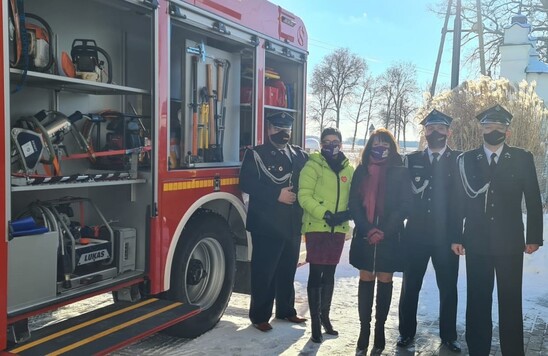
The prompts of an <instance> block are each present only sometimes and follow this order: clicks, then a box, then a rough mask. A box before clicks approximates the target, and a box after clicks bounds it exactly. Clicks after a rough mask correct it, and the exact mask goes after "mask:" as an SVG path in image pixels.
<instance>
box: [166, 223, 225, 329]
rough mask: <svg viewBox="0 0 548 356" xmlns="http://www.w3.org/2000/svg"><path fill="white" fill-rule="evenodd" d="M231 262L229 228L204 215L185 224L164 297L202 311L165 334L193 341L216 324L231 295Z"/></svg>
mask: <svg viewBox="0 0 548 356" xmlns="http://www.w3.org/2000/svg"><path fill="white" fill-rule="evenodd" d="M235 260H236V257H235V252H234V244H233V242H232V236H231V233H230V229H229V226H228V224H227V223H226V221H225V220H224V219H223V218H222V217H221V216H219V215H216V214H213V213H204V214H200V215H198V216H196V217H194V218H192V219H191V220H190V221H189V225H188V227H187V228H185V229H184V230H183V236H182V239H181V242H180V243H179V246H178V247H177V249H176V251H175V258H174V262H173V266H172V270H171V288H170V290H169V291H168V293H167V296H168V299H170V300H177V301H180V302H183V303H191V304H194V305H198V306H200V307H201V308H202V311H201V312H200V313H199V314H198V315H196V316H194V317H192V318H190V319H187V320H184V321H182V322H180V323H178V324H176V325H174V326H172V327H170V328H168V329H167V330H166V332H167V333H168V334H171V335H175V336H178V337H184V338H195V337H197V336H199V335H201V334H203V333H205V332H206V331H208V330H210V329H212V328H213V327H214V326H215V325H216V324H217V323H218V322H219V320H220V319H221V316H222V315H223V313H224V311H225V309H226V307H227V305H228V301H229V299H230V296H231V295H232V289H233V287H234V274H235Z"/></svg>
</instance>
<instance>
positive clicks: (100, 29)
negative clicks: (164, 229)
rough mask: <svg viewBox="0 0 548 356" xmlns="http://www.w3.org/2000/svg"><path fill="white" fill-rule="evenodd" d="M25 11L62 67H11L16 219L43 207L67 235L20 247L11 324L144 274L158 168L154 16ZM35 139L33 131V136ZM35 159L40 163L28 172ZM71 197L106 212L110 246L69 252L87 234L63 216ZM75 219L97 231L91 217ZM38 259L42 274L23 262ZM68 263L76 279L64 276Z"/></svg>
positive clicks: (30, 239)
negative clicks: (23, 315)
mask: <svg viewBox="0 0 548 356" xmlns="http://www.w3.org/2000/svg"><path fill="white" fill-rule="evenodd" d="M24 7H25V9H24V10H25V13H26V14H31V15H30V16H28V15H27V20H28V22H32V23H34V25H36V26H37V27H39V28H40V27H42V28H44V31H45V32H46V36H45V37H46V39H47V41H46V43H41V45H42V47H41V48H42V51H43V54H44V55H46V56H48V55H49V54H48V53H49V52H50V51H51V54H52V57H53V63H52V64H51V66H50V67H49V68H48V69H46V68H44V67H40V62H36V61H33V62H31V64H30V65H25V64H19V65H17V66H12V67H11V68H10V70H9V72H10V89H11V94H10V100H9V117H10V123H11V130H10V131H11V133H10V135H11V137H10V139H11V143H12V149H11V152H9V153H8V154H10V155H11V162H12V172H11V173H12V175H11V177H12V187H11V195H10V197H9V200H10V201H11V206H10V211H9V216H10V217H11V219H10V220H12V221H17V220H18V219H20V218H21V217H22V216H23V215H28V212H27V213H25V211H26V210H27V209H28V207H29V206H30V205H35V206H36V205H39V206H43V207H47V209H49V211H50V212H53V215H55V216H54V220H55V221H56V224H58V225H59V226H58V228H57V229H54V228H51V226H50V228H49V232H46V233H44V234H38V235H32V236H19V237H13V238H12V239H11V240H10V241H9V250H8V260H9V263H10V269H9V271H10V274H9V277H8V289H9V290H10V302H9V304H8V313H9V314H12V315H15V314H19V313H23V312H25V311H28V310H32V309H37V308H40V307H43V306H46V305H48V304H51V303H56V302H60V301H62V300H67V299H68V298H72V297H75V296H78V295H83V294H87V293H91V292H93V291H94V290H97V289H100V288H106V287H108V286H109V285H116V284H118V283H123V282H124V281H128V280H131V279H132V278H136V277H138V276H142V275H143V273H144V271H145V269H146V266H145V259H146V257H145V250H146V248H145V247H146V245H147V244H148V242H147V240H148V239H149V230H148V229H147V227H148V219H147V217H148V216H150V211H151V208H150V206H151V204H152V201H153V174H152V172H153V169H154V165H155V164H156V163H155V162H154V161H153V152H154V145H155V143H154V142H152V139H153V137H154V130H155V127H156V125H155V123H154V117H153V112H154V95H153V90H154V79H153V78H154V70H155V65H154V58H155V57H154V47H155V44H154V35H153V34H154V26H155V25H154V16H153V15H154V13H153V11H152V10H153V8H152V7H151V6H150V5H149V4H148V3H147V2H143V1H132V0H127V1H126V0H111V1H102V0H93V1H86V0H56V1H55V2H49V1H41V0H25V2H24ZM32 14H34V15H32ZM34 18H39V19H41V21H35V20H34ZM38 31H41V30H38ZM43 47H45V49H44V48H43ZM63 52H65V53H66V55H64V54H63ZM67 58H68V60H67ZM35 63H38V65H35ZM67 68H68V69H67ZM70 68H72V69H73V70H74V71H72V70H70ZM14 129H17V130H14ZM29 131H30V132H34V134H28V135H26V136H25V134H26V133H28V132H29ZM17 139H19V141H17ZM30 154H34V161H28V162H30V163H31V165H29V164H27V163H28V162H24V163H22V161H23V160H24V157H26V156H27V155H30ZM66 197H69V198H66ZM74 197H78V198H74ZM137 197H139V199H137ZM63 199H64V200H65V202H66V203H67V204H66V205H71V204H76V205H78V204H79V203H80V202H86V203H87V204H88V205H89V206H91V207H97V211H99V212H100V213H99V214H100V215H102V214H104V216H103V218H102V219H99V220H100V221H97V219H92V220H93V222H92V223H90V224H93V225H94V228H96V229H97V230H101V233H99V231H96V235H97V236H99V235H101V234H103V233H104V231H108V233H107V234H106V237H105V236H103V235H101V236H100V237H99V238H94V237H90V238H86V240H85V241H86V242H85V243H80V240H79V238H76V237H74V236H72V240H73V241H72V242H71V243H70V244H69V245H65V246H63V244H64V243H66V242H67V241H68V240H70V238H67V237H70V236H71V235H73V234H74V233H76V231H77V230H78V231H80V229H81V228H83V226H71V225H70V224H73V223H74V221H71V220H73V219H72V218H71V217H70V216H69V215H70V214H67V213H66V211H65V212H61V213H59V212H58V211H57V212H56V210H58V208H59V206H61V205H62V204H61V203H62V202H63ZM44 209H46V208H44ZM71 209H72V210H76V208H71ZM69 210H70V209H69ZM91 210H93V209H91ZM74 216H75V217H76V218H75V219H77V220H80V221H81V222H85V223H87V221H86V219H88V218H89V217H90V214H89V213H88V212H83V211H77V212H75V214H74ZM50 222H51V221H50ZM42 224H45V223H44V222H42ZM63 224H66V225H63ZM45 225H47V224H45ZM111 226H112V227H111ZM60 235H61V236H60ZM116 236H118V237H116ZM39 246H41V247H40V251H38V250H37V248H38V247H39ZM38 253H39V254H40V255H41V257H40V259H42V264H41V265H40V266H36V268H25V269H21V268H17V267H16V266H15V265H13V264H19V263H21V261H26V260H29V259H34V258H36V254H38ZM65 254H68V255H69V256H70V263H67V260H66V259H65V260H63V258H64V256H65ZM63 261H64V262H65V267H67V265H68V266H69V267H70V271H65V272H66V273H64V276H65V277H64V278H62V279H60V278H59V275H60V273H61V272H60V270H61V269H62V267H63ZM82 261H83V262H82ZM34 263H38V262H34ZM52 275H54V276H56V277H55V278H53V279H52ZM23 285H24V288H23V287H22V286H23ZM12 290H13V292H12ZM23 294H24V298H20V296H21V295H23ZM16 300H17V301H16Z"/></svg>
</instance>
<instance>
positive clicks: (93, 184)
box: [11, 179, 146, 192]
mask: <svg viewBox="0 0 548 356" xmlns="http://www.w3.org/2000/svg"><path fill="white" fill-rule="evenodd" d="M141 183H146V179H123V180H111V181H99V182H82V183H52V184H40V185H25V186H14V187H11V191H12V192H29V191H37V190H52V189H70V188H93V187H101V186H113V185H128V184H141Z"/></svg>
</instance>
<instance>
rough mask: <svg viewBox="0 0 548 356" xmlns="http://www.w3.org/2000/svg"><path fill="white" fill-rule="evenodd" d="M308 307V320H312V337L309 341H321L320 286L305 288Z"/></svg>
mask: <svg viewBox="0 0 548 356" xmlns="http://www.w3.org/2000/svg"><path fill="white" fill-rule="evenodd" d="M307 292H308V308H309V310H310V320H311V321H312V337H311V338H310V341H312V342H315V343H318V344H319V343H321V342H322V341H323V336H322V326H321V324H320V305H321V297H322V295H321V294H322V289H321V288H307Z"/></svg>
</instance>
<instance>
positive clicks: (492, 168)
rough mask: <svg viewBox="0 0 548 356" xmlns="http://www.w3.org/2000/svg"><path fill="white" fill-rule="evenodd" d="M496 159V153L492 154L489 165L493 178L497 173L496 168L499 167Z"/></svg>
mask: <svg viewBox="0 0 548 356" xmlns="http://www.w3.org/2000/svg"><path fill="white" fill-rule="evenodd" d="M495 158H497V154H496V153H494V152H493V153H491V163H490V164H489V170H490V171H491V176H492V175H493V173H494V172H495V168H496V167H497V161H495Z"/></svg>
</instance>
